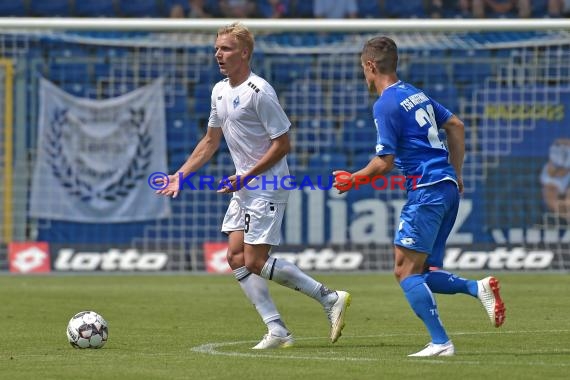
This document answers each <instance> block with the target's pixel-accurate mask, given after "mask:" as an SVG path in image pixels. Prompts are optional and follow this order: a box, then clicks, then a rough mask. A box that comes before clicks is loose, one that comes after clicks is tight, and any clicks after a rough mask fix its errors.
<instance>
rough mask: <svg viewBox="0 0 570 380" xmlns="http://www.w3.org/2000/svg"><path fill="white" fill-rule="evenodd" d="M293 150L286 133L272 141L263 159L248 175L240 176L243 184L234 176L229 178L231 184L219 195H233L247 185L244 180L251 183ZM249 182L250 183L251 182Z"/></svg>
mask: <svg viewBox="0 0 570 380" xmlns="http://www.w3.org/2000/svg"><path fill="white" fill-rule="evenodd" d="M290 150H291V141H290V139H289V133H284V134H282V135H280V136H278V137H276V138H274V139H273V140H271V145H270V146H269V149H268V150H267V152H266V153H265V155H263V157H261V159H260V160H259V161H258V162H257V164H255V166H254V167H252V168H251V170H249V171H248V172H247V173H244V174H242V175H240V178H241V180H242V183H239V184H238V183H237V178H238V177H237V176H236V175H232V176H230V177H228V181H229V184H228V185H227V186H224V187H223V188H222V189H220V190H218V192H219V193H231V192H234V191H236V190H239V189H240V188H242V187H243V186H245V185H247V183H245V182H243V181H244V180H249V181H251V180H252V179H253V178H254V177H255V176H258V175H260V174H261V173H263V172H265V171H267V170H268V169H269V168H271V167H272V166H273V165H275V164H276V163H277V162H279V160H281V159H282V158H283V157H285V156H286V155H287V153H289V151H290ZM249 181H248V182H249Z"/></svg>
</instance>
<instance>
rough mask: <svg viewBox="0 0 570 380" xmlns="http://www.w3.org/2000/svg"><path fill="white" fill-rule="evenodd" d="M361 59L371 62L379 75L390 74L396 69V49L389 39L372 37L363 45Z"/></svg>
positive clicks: (392, 41)
mask: <svg viewBox="0 0 570 380" xmlns="http://www.w3.org/2000/svg"><path fill="white" fill-rule="evenodd" d="M362 58H363V59H366V60H370V61H373V62H374V63H375V64H376V68H377V69H378V71H379V72H380V73H381V74H392V73H395V72H396V69H397V67H398V47H397V46H396V43H395V42H394V40H393V39H391V38H389V37H374V38H372V39H370V40H368V42H366V44H365V45H364V48H363V49H362Z"/></svg>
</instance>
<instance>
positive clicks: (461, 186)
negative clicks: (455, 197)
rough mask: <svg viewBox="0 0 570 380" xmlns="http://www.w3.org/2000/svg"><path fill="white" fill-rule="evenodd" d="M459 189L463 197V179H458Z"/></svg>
mask: <svg viewBox="0 0 570 380" xmlns="http://www.w3.org/2000/svg"><path fill="white" fill-rule="evenodd" d="M457 188H458V189H459V194H460V195H463V178H461V177H457Z"/></svg>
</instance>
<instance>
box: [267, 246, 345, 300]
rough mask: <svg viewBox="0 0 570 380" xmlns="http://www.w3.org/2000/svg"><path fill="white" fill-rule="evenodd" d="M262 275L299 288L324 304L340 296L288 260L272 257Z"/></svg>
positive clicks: (290, 286)
mask: <svg viewBox="0 0 570 380" xmlns="http://www.w3.org/2000/svg"><path fill="white" fill-rule="evenodd" d="M260 276H261V277H263V278H266V279H268V280H273V281H275V282H277V283H278V284H280V285H283V286H286V287H288V288H291V289H294V290H298V291H300V292H302V293H304V294H306V295H308V296H309V297H311V298H314V299H315V300H317V301H319V302H320V303H321V304H322V305H323V306H328V305H330V304H332V303H334V302H335V301H336V299H337V297H338V296H337V294H336V292H335V291H334V290H329V289H328V288H327V287H326V286H324V285H323V284H321V283H320V282H318V281H316V280H315V279H313V278H312V277H310V276H308V275H307V274H305V273H304V272H303V271H302V270H300V269H299V268H298V267H297V266H296V265H295V264H293V263H290V262H289V261H287V260H277V259H276V258H273V257H270V258H269V259H267V261H266V262H265V265H264V266H263V269H262V270H261V274H260Z"/></svg>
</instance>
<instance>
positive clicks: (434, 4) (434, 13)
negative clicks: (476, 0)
mask: <svg viewBox="0 0 570 380" xmlns="http://www.w3.org/2000/svg"><path fill="white" fill-rule="evenodd" d="M429 15H430V16H431V18H448V17H452V18H453V17H471V2H470V1H469V0H432V1H431V2H430V4H429Z"/></svg>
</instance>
